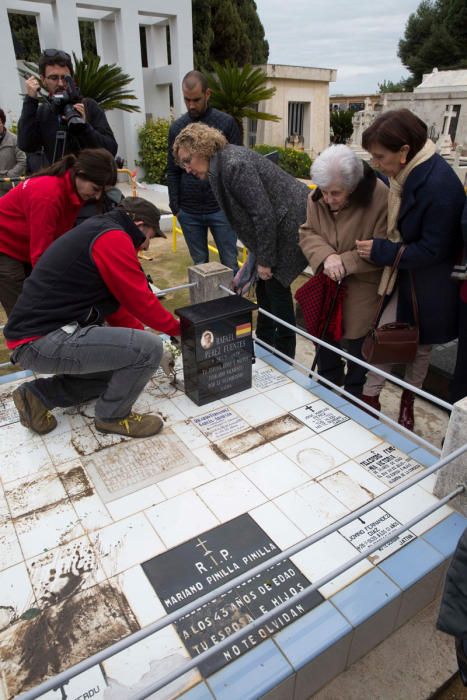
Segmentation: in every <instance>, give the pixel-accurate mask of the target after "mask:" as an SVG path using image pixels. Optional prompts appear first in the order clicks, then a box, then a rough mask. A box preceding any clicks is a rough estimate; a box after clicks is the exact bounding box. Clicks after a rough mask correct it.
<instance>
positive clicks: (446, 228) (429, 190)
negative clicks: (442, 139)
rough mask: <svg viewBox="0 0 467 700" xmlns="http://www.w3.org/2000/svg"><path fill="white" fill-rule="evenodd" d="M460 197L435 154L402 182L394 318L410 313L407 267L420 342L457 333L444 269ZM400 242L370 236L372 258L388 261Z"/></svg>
mask: <svg viewBox="0 0 467 700" xmlns="http://www.w3.org/2000/svg"><path fill="white" fill-rule="evenodd" d="M464 203H465V193H464V188H463V187H462V184H461V182H460V180H459V178H458V177H457V175H456V174H455V173H454V171H453V169H452V168H451V167H450V166H449V165H448V164H447V163H446V161H445V160H444V159H443V158H442V157H441V156H439V155H438V154H435V155H434V156H432V157H431V158H429V159H428V160H427V161H425V162H424V163H421V164H420V165H418V166H417V167H416V168H414V170H413V171H412V172H411V173H410V175H409V176H408V178H407V180H406V182H405V184H404V188H403V192H402V202H401V208H400V211H399V219H398V229H399V232H400V234H401V236H402V240H403V242H404V243H405V244H406V245H407V249H406V250H405V251H404V253H403V255H402V259H401V262H400V265H399V275H398V288H399V301H398V309H397V318H398V320H400V321H410V320H411V318H412V303H411V295H410V278H409V274H408V271H409V270H410V271H411V272H412V275H413V279H414V283H415V293H416V297H417V302H418V306H419V313H420V342H421V343H424V344H425V343H426V344H430V343H447V342H448V341H450V340H452V339H453V338H455V337H456V336H457V332H458V303H459V301H458V300H459V287H458V284H457V283H456V282H454V281H452V280H451V278H450V275H451V272H452V268H453V265H454V263H455V260H456V255H458V253H459V251H460V249H461V246H462V236H461V226H460V222H461V214H462V209H463V206H464ZM400 245H401V244H400V243H393V242H392V241H388V240H381V239H377V240H376V239H375V240H374V241H373V247H372V251H371V260H372V262H374V263H375V264H376V265H378V266H381V265H389V266H390V265H392V264H393V262H394V260H395V257H396V254H397V251H398V249H399V247H400Z"/></svg>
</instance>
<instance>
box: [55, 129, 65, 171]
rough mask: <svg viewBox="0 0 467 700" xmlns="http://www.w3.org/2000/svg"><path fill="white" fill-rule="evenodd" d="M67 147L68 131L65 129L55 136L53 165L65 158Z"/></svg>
mask: <svg viewBox="0 0 467 700" xmlns="http://www.w3.org/2000/svg"><path fill="white" fill-rule="evenodd" d="M65 146H66V131H65V130H64V129H59V130H58V131H57V133H56V134H55V146H54V155H53V159H52V163H55V162H56V161H57V160H61V159H62V158H63V156H64V155H65Z"/></svg>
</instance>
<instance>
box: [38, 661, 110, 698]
mask: <svg viewBox="0 0 467 700" xmlns="http://www.w3.org/2000/svg"><path fill="white" fill-rule="evenodd" d="M106 688H107V683H106V682H105V678H104V676H103V673H102V671H101V668H100V666H93V667H92V668H90V669H88V670H87V671H83V673H80V674H78V675H77V676H74V677H73V678H70V680H69V681H67V682H66V683H65V684H64V685H61V686H59V687H58V688H55V689H54V690H49V691H48V692H47V693H44V694H43V695H39V698H41V700H91V698H93V700H102V698H103V697H104V693H105V689H106Z"/></svg>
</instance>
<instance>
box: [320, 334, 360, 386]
mask: <svg viewBox="0 0 467 700" xmlns="http://www.w3.org/2000/svg"><path fill="white" fill-rule="evenodd" d="M364 339H365V338H364V337H363V338H355V339H352V340H349V339H344V338H343V339H342V340H341V341H340V343H330V344H331V345H335V347H337V348H342V350H345V351H346V352H348V353H350V354H351V355H354V356H355V357H358V359H359V360H362V359H363V358H362V344H363V341H364ZM326 342H328V343H329V342H330V341H329V340H327V341H326ZM316 352H317V354H318V372H319V374H320V375H321V376H322V377H324V379H329V381H330V382H333V384H337V386H342V385H343V386H344V389H345V390H346V391H348V392H349V393H350V394H353V395H354V396H360V395H361V393H362V389H363V385H364V383H365V378H366V372H367V370H366V369H365V368H364V367H361V366H360V365H357V364H356V363H355V362H349V361H348V362H347V363H346V361H345V360H344V359H343V358H342V357H341V356H340V355H338V354H337V353H335V352H333V351H332V350H328V349H327V348H323V347H322V346H318V347H317V348H316ZM346 364H347V368H346Z"/></svg>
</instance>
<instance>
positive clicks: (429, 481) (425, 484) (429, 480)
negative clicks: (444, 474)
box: [418, 473, 437, 493]
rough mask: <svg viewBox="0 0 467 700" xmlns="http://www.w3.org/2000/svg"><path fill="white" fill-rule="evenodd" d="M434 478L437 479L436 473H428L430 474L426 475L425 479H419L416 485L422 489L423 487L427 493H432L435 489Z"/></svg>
mask: <svg viewBox="0 0 467 700" xmlns="http://www.w3.org/2000/svg"><path fill="white" fill-rule="evenodd" d="M436 479H437V474H436V473H435V474H430V476H427V477H426V479H422V481H419V482H418V485H419V486H420V487H421V488H422V489H425V491H428V493H433V492H434V490H435V485H436Z"/></svg>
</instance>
